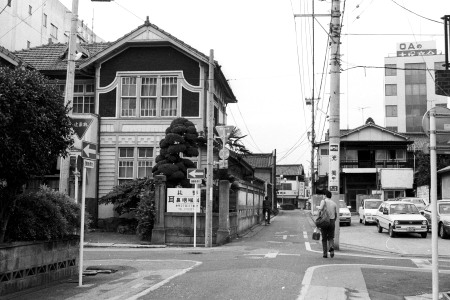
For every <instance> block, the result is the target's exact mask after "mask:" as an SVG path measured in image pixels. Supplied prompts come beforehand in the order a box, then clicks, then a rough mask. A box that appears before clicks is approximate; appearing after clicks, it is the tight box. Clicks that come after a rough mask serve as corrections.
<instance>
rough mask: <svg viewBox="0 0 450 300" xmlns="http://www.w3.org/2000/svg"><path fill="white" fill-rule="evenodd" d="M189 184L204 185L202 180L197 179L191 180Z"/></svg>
mask: <svg viewBox="0 0 450 300" xmlns="http://www.w3.org/2000/svg"><path fill="white" fill-rule="evenodd" d="M189 182H190V183H191V184H201V183H202V179H200V178H195V179H193V178H191V179H189Z"/></svg>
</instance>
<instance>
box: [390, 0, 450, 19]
mask: <svg viewBox="0 0 450 300" xmlns="http://www.w3.org/2000/svg"><path fill="white" fill-rule="evenodd" d="M391 1H392V2H394V3H395V4H397V5H398V6H400V7H401V8H403V9H404V10H407V11H409V12H410V13H412V14H414V15H416V16H418V17H420V18H422V19H425V20H428V21H431V22H435V23H438V24H444V23H443V22H440V21H436V20H433V19H430V18H427V17H424V16H422V15H419V14H418V13H415V12H413V11H412V10H410V9H408V8H406V7H404V6H402V5H400V4H398V3H397V2H395V1H394V0H391Z"/></svg>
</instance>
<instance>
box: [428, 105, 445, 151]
mask: <svg viewBox="0 0 450 300" xmlns="http://www.w3.org/2000/svg"><path fill="white" fill-rule="evenodd" d="M432 113H434V114H435V120H436V154H449V152H450V109H448V108H446V107H441V106H435V107H433V108H431V109H429V110H428V111H427V112H426V113H425V114H424V115H423V118H422V129H423V131H424V132H425V134H426V135H427V136H430V114H432ZM429 147H430V144H429V143H425V144H424V145H423V149H422V151H423V152H424V153H425V154H429V153H430V149H429Z"/></svg>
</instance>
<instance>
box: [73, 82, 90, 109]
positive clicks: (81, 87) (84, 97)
mask: <svg viewBox="0 0 450 300" xmlns="http://www.w3.org/2000/svg"><path fill="white" fill-rule="evenodd" d="M72 106H73V109H72V113H74V114H94V113H95V91H94V83H87V82H85V83H76V84H75V85H74V89H73V105H72ZM75 107H77V111H75ZM78 107H81V111H80V110H79V109H78ZM86 107H87V108H89V109H88V110H86Z"/></svg>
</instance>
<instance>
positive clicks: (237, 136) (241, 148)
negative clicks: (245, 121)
mask: <svg viewBox="0 0 450 300" xmlns="http://www.w3.org/2000/svg"><path fill="white" fill-rule="evenodd" d="M245 137H246V135H242V132H241V130H240V129H239V128H237V127H234V128H233V130H232V131H231V133H230V136H229V137H228V140H227V146H228V147H230V149H231V150H233V151H234V152H236V153H238V154H251V152H250V150H248V149H247V148H246V147H245V145H244V144H243V143H242V141H241V140H242V139H243V138H245Z"/></svg>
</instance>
